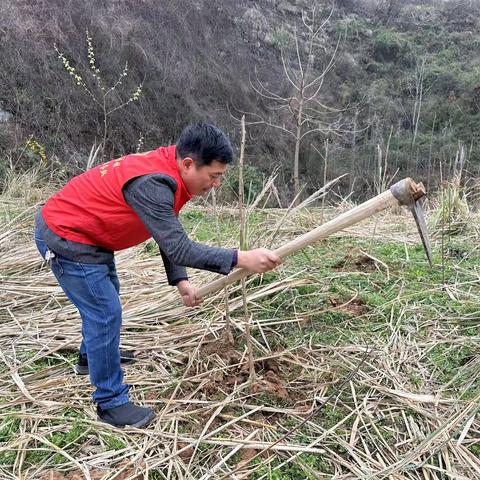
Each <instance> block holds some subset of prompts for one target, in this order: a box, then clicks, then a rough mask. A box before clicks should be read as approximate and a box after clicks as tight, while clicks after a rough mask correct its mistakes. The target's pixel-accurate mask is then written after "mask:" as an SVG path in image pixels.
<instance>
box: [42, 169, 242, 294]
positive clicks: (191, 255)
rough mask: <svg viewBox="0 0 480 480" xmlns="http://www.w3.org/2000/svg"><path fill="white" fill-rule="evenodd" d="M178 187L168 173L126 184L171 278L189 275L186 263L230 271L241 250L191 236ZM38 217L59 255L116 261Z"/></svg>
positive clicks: (80, 259) (129, 197)
mask: <svg viewBox="0 0 480 480" xmlns="http://www.w3.org/2000/svg"><path fill="white" fill-rule="evenodd" d="M176 189H177V183H176V181H175V180H174V179H173V178H172V177H170V176H168V175H164V174H151V175H143V176H141V177H137V178H134V179H133V180H131V181H130V182H128V183H127V184H126V185H125V186H124V187H123V196H124V198H125V201H126V202H127V203H128V204H129V205H130V206H131V207H132V208H133V210H134V211H135V213H136V214H137V215H138V216H139V217H140V219H141V220H142V222H143V224H144V225H145V227H146V228H147V230H148V231H149V232H150V233H151V234H152V237H153V238H154V239H155V241H156V243H157V244H158V247H159V249H160V254H161V255H162V259H163V262H164V265H165V271H166V274H167V278H168V282H169V283H170V284H171V285H175V284H176V283H177V282H178V281H179V280H183V279H188V275H187V271H186V268H185V267H193V268H200V269H203V270H209V271H211V272H218V273H223V274H227V273H229V272H230V270H231V269H232V268H233V267H234V266H235V264H236V260H237V251H236V250H229V249H225V248H218V247H210V246H208V245H203V244H201V243H197V242H193V241H191V240H190V239H189V238H188V236H187V234H186V233H185V230H184V229H183V227H182V225H181V223H180V222H179V220H178V218H177V217H176V215H175V212H174V208H173V204H174V193H175V191H176ZM36 221H37V223H38V225H40V228H41V231H42V235H43V239H44V241H45V243H46V244H47V245H48V247H49V248H50V250H52V251H53V252H55V253H57V254H58V255H61V256H63V257H65V258H67V259H68V260H72V261H75V262H82V263H109V262H111V261H113V258H114V256H113V252H112V251H110V250H106V249H105V248H102V247H100V246H92V245H86V244H83V243H78V242H72V241H70V240H66V239H65V238H62V237H59V236H58V235H56V234H55V233H54V232H53V231H52V230H50V228H48V226H47V224H46V223H45V221H44V220H43V217H42V215H41V211H39V212H38V214H37V216H36Z"/></svg>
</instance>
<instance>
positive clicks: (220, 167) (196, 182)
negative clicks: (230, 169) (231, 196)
mask: <svg viewBox="0 0 480 480" xmlns="http://www.w3.org/2000/svg"><path fill="white" fill-rule="evenodd" d="M226 170H227V165H226V164H225V163H221V162H218V161H217V160H213V161H212V163H211V164H210V165H203V166H201V167H197V164H196V163H195V161H194V160H193V159H192V158H190V157H186V158H184V159H183V160H181V161H180V175H181V177H182V180H183V183H184V184H185V186H186V187H187V189H188V191H189V193H190V194H191V195H206V194H207V193H208V192H209V191H210V190H211V189H212V188H218V187H219V186H220V184H221V182H222V178H223V175H224V173H225V171H226Z"/></svg>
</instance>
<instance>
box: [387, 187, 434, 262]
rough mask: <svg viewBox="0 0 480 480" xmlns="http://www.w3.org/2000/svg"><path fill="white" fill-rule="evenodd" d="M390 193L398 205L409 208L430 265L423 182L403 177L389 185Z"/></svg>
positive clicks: (430, 255) (430, 256)
mask: <svg viewBox="0 0 480 480" xmlns="http://www.w3.org/2000/svg"><path fill="white" fill-rule="evenodd" d="M390 191H391V192H392V195H393V196H394V197H395V198H396V199H397V200H398V203H400V205H405V206H406V207H408V208H409V209H410V211H411V212H412V214H413V218H414V219H415V223H416V224H417V228H418V233H419V234H420V238H421V239H422V243H423V248H424V249H425V253H426V255H427V258H428V262H429V263H430V266H433V262H432V250H431V248H430V240H429V239H428V231H427V224H426V222H425V215H424V213H423V208H422V204H421V203H420V202H421V199H422V198H423V197H424V196H425V195H426V194H427V193H426V191H425V187H424V186H423V183H415V182H414V181H413V180H412V179H411V178H405V179H404V180H401V181H400V182H398V183H395V185H392V186H391V187H390Z"/></svg>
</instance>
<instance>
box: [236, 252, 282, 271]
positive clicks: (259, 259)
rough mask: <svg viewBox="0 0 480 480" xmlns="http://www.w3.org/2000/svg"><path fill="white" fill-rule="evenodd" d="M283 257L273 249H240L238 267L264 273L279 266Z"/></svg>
mask: <svg viewBox="0 0 480 480" xmlns="http://www.w3.org/2000/svg"><path fill="white" fill-rule="evenodd" d="M280 263H282V259H281V258H280V257H279V256H278V255H277V254H276V253H274V252H272V250H268V249H267V248H256V249H255V250H245V251H243V252H242V251H240V250H239V251H238V261H237V267H239V268H245V269H246V270H248V271H250V272H255V273H263V272H268V271H269V270H272V269H274V268H275V267H278V265H280Z"/></svg>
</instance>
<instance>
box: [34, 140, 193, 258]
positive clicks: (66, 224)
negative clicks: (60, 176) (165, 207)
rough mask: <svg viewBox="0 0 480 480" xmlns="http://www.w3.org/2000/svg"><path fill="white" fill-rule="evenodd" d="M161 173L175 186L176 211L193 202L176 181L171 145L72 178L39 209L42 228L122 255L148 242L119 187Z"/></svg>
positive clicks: (177, 176) (179, 180)
mask: <svg viewBox="0 0 480 480" xmlns="http://www.w3.org/2000/svg"><path fill="white" fill-rule="evenodd" d="M150 173H163V174H166V175H169V176H170V177H172V178H173V179H174V180H175V181H176V183H177V190H176V192H175V200H174V210H175V214H176V215H178V212H179V211H180V209H181V208H182V207H183V205H185V203H186V202H188V201H189V200H190V199H191V198H192V197H191V195H190V194H189V193H188V191H187V188H186V187H185V185H184V184H183V182H182V179H181V178H180V173H179V171H178V167H177V162H176V159H175V146H174V145H173V146H171V147H160V148H158V149H156V150H153V151H151V152H146V153H141V154H133V155H127V156H125V157H122V158H119V159H117V160H111V161H110V162H107V163H104V164H102V165H99V166H97V167H94V168H92V169H91V170H88V171H86V172H85V173H82V174H81V175H78V176H77V177H74V178H72V180H70V181H69V182H68V183H67V184H66V185H65V186H64V187H63V188H62V189H61V190H60V191H59V192H58V193H56V194H55V195H53V197H51V198H50V199H49V200H48V201H47V203H46V204H45V206H44V207H43V208H42V216H43V218H44V220H45V223H46V224H47V225H48V226H49V228H50V229H51V230H53V232H55V233H56V234H57V235H59V236H60V237H63V238H66V239H67V240H72V241H74V242H79V243H86V244H87V245H98V246H100V247H104V248H106V249H108V250H112V251H115V250H122V249H124V248H128V247H131V246H133V245H137V244H139V243H141V242H143V241H144V240H147V239H148V238H150V237H151V235H150V233H149V231H148V230H147V229H146V228H145V226H144V224H143V223H142V221H141V220H140V218H139V217H138V216H137V214H136V213H135V212H134V210H133V209H132V208H131V207H130V206H129V205H128V204H127V203H126V202H125V199H124V198H123V193H122V188H123V186H124V185H125V184H126V183H127V182H128V181H129V180H131V179H132V178H135V177H139V176H141V175H147V174H150Z"/></svg>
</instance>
